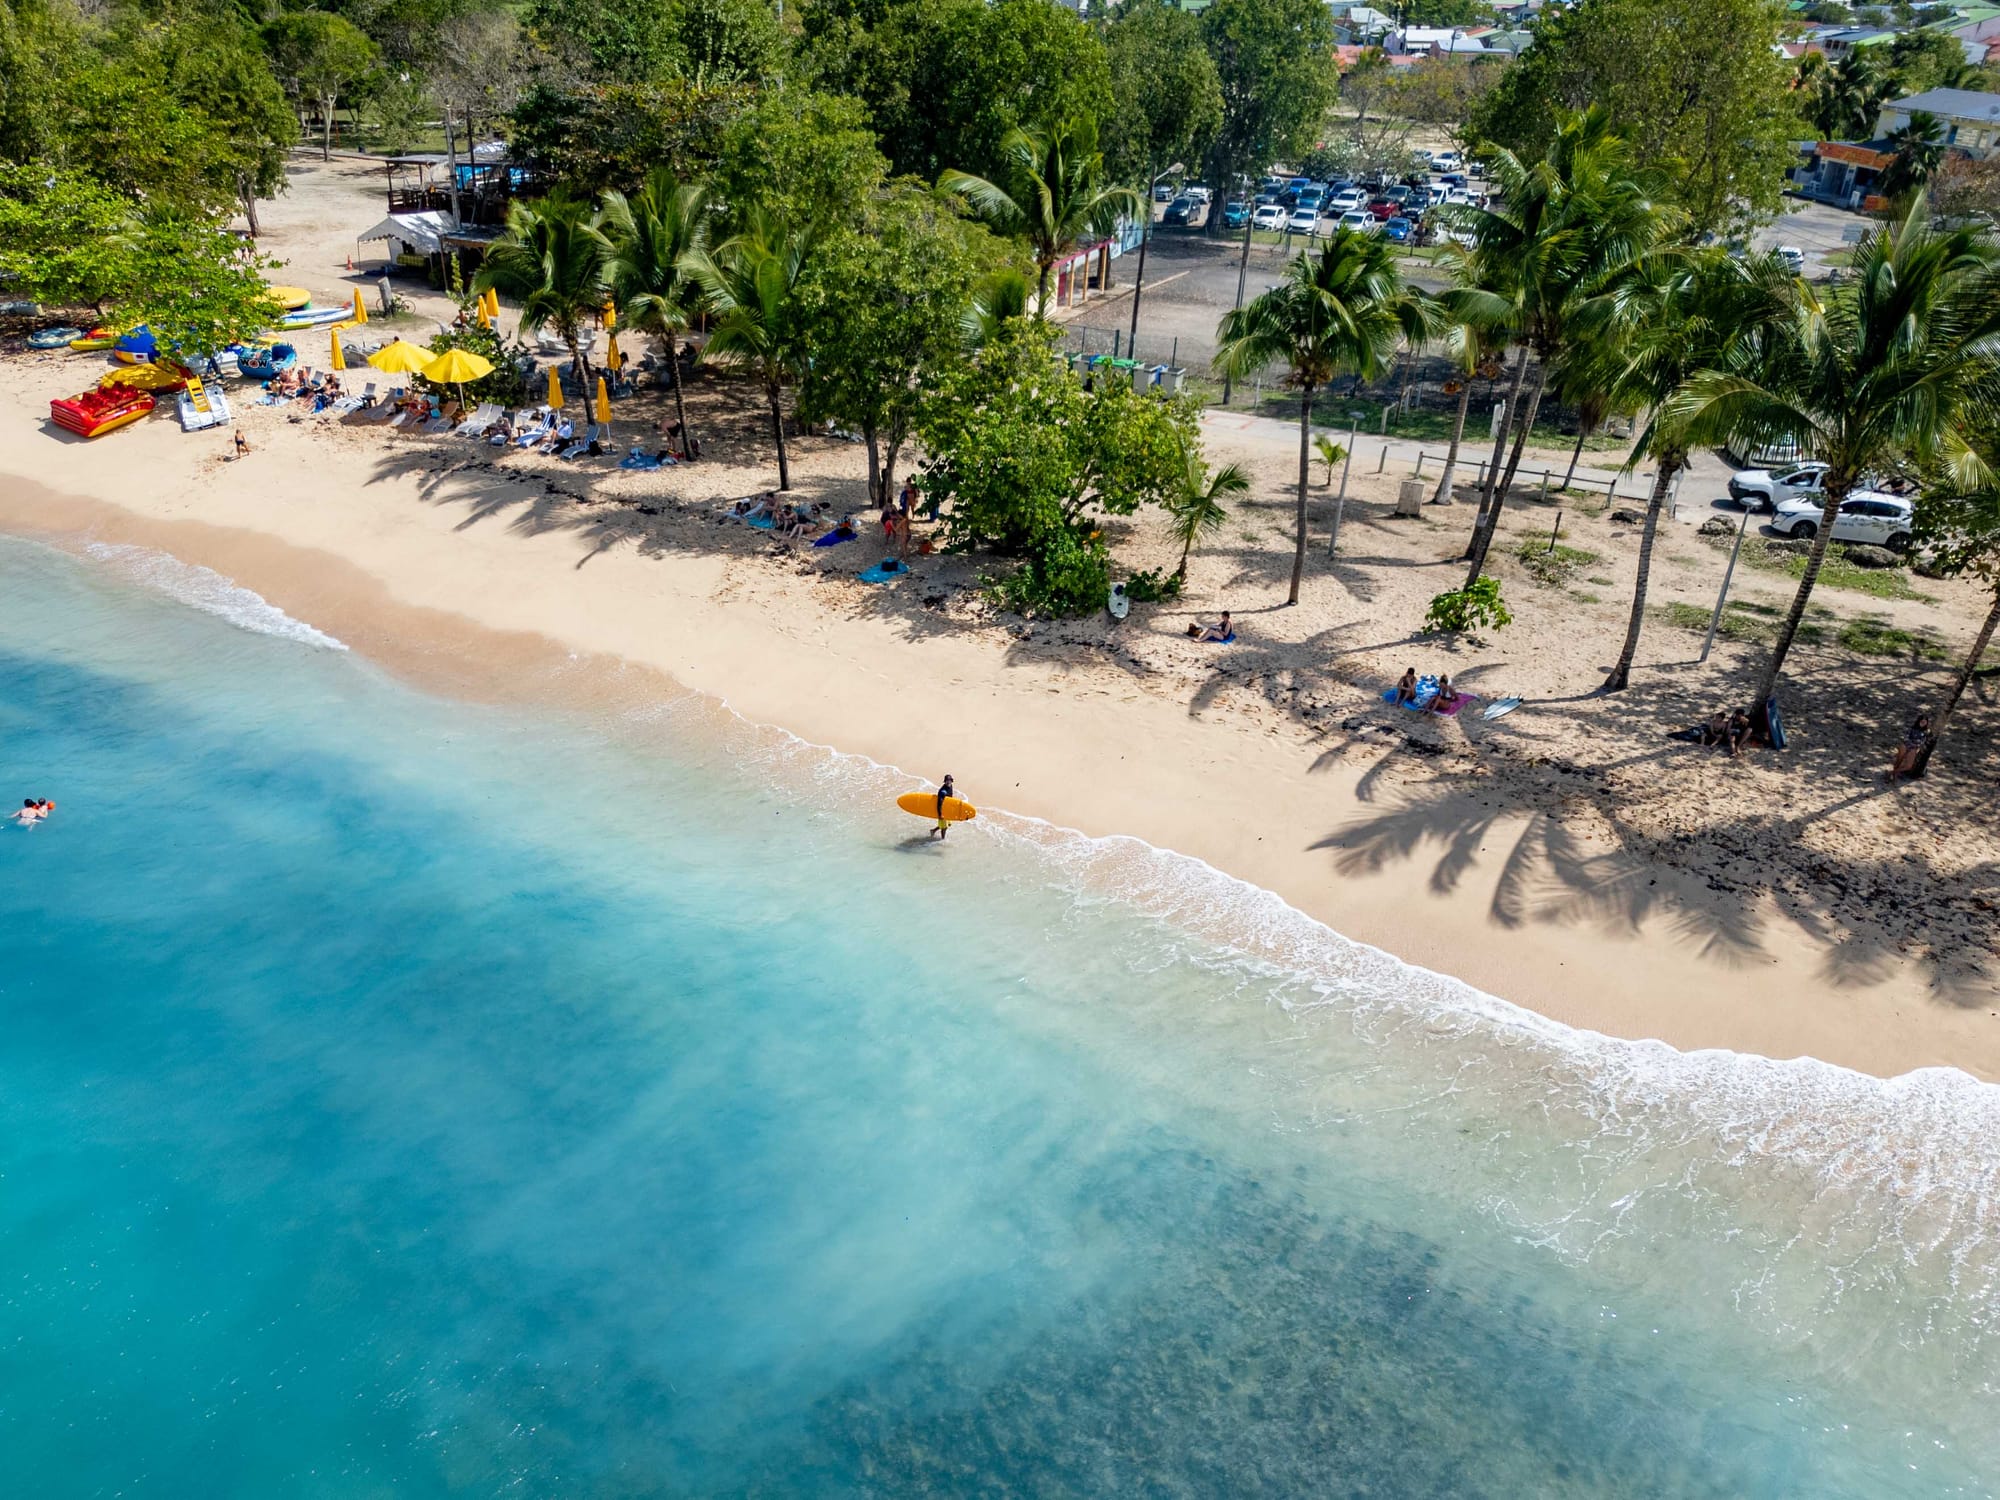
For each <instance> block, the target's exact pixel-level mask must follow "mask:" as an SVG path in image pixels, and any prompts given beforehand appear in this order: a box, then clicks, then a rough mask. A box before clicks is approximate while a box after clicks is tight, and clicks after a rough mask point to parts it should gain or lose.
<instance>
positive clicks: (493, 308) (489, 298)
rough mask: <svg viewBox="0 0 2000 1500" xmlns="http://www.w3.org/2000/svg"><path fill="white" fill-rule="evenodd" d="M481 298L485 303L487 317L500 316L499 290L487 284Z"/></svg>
mask: <svg viewBox="0 0 2000 1500" xmlns="http://www.w3.org/2000/svg"><path fill="white" fill-rule="evenodd" d="M482 300H484V302H485V303H486V316H487V317H489V318H497V317H499V316H500V292H499V290H498V289H497V288H495V287H490V286H489V287H488V288H487V289H486V295H485V297H484V298H483V299H482Z"/></svg>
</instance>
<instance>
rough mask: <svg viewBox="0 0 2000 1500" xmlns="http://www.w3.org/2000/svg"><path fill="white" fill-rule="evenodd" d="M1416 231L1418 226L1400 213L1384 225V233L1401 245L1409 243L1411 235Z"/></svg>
mask: <svg viewBox="0 0 2000 1500" xmlns="http://www.w3.org/2000/svg"><path fill="white" fill-rule="evenodd" d="M1416 232H1417V226H1416V225H1415V224H1412V223H1411V222H1410V221H1409V220H1408V219H1406V218H1404V217H1403V216H1402V215H1401V214H1398V215H1397V216H1396V217H1395V218H1393V219H1389V220H1386V221H1385V222H1384V223H1383V225H1382V233H1383V234H1385V235H1387V236H1388V237H1389V238H1390V239H1392V240H1394V241H1395V242H1396V243H1397V244H1399V245H1407V244H1408V243H1409V242H1410V236H1411V235H1413V234H1415V233H1416Z"/></svg>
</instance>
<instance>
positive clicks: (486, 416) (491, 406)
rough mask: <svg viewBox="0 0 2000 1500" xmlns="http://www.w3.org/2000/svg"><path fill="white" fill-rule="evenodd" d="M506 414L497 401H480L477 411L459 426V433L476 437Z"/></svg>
mask: <svg viewBox="0 0 2000 1500" xmlns="http://www.w3.org/2000/svg"><path fill="white" fill-rule="evenodd" d="M505 414H506V413H505V412H504V411H502V409H501V407H500V403H499V402H497V401H482V402H480V403H479V407H478V409H477V410H475V411H474V412H473V414H472V415H471V416H469V417H467V418H466V419H465V421H464V422H463V423H461V424H460V426H459V429H458V430H459V431H460V432H461V433H463V434H464V435H465V436H467V437H478V436H479V434H480V433H482V432H484V431H485V430H486V429H487V428H489V427H491V426H492V425H493V424H494V423H495V422H497V421H499V420H500V418H501V417H502V416H504V415H505Z"/></svg>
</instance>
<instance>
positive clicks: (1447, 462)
mask: <svg viewBox="0 0 2000 1500" xmlns="http://www.w3.org/2000/svg"><path fill="white" fill-rule="evenodd" d="M1471 409H1472V377H1471V376H1469V375H1468V376H1467V377H1466V380H1465V384H1464V385H1462V386H1460V387H1459V388H1458V419H1457V420H1456V421H1454V422H1453V423H1452V424H1451V447H1450V449H1449V450H1448V451H1447V452H1446V453H1445V456H1444V477H1443V478H1442V479H1440V480H1438V487H1437V493H1436V494H1435V495H1433V496H1431V504H1433V505H1449V504H1450V503H1451V481H1452V479H1453V477H1454V476H1455V475H1456V474H1457V473H1458V445H1459V442H1460V441H1461V440H1462V439H1463V438H1464V437H1465V414H1466V413H1467V412H1468V411H1470V410H1471ZM1332 477H1333V476H1332V474H1331V473H1329V474H1328V476H1327V479H1328V482H1329V483H1330V482H1331V481H1332Z"/></svg>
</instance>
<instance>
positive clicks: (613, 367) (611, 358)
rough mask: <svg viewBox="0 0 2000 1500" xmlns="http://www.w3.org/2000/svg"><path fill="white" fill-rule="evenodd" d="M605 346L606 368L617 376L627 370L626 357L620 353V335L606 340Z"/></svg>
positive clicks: (613, 335) (614, 335)
mask: <svg viewBox="0 0 2000 1500" xmlns="http://www.w3.org/2000/svg"><path fill="white" fill-rule="evenodd" d="M605 344H606V348H605V350H604V368H605V369H607V370H609V371H611V373H612V374H614V375H615V374H617V373H618V372H619V371H620V370H622V369H624V368H625V356H624V355H622V354H620V353H619V352H618V335H617V334H615V333H614V334H612V335H611V337H610V338H609V339H607V340H605Z"/></svg>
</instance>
